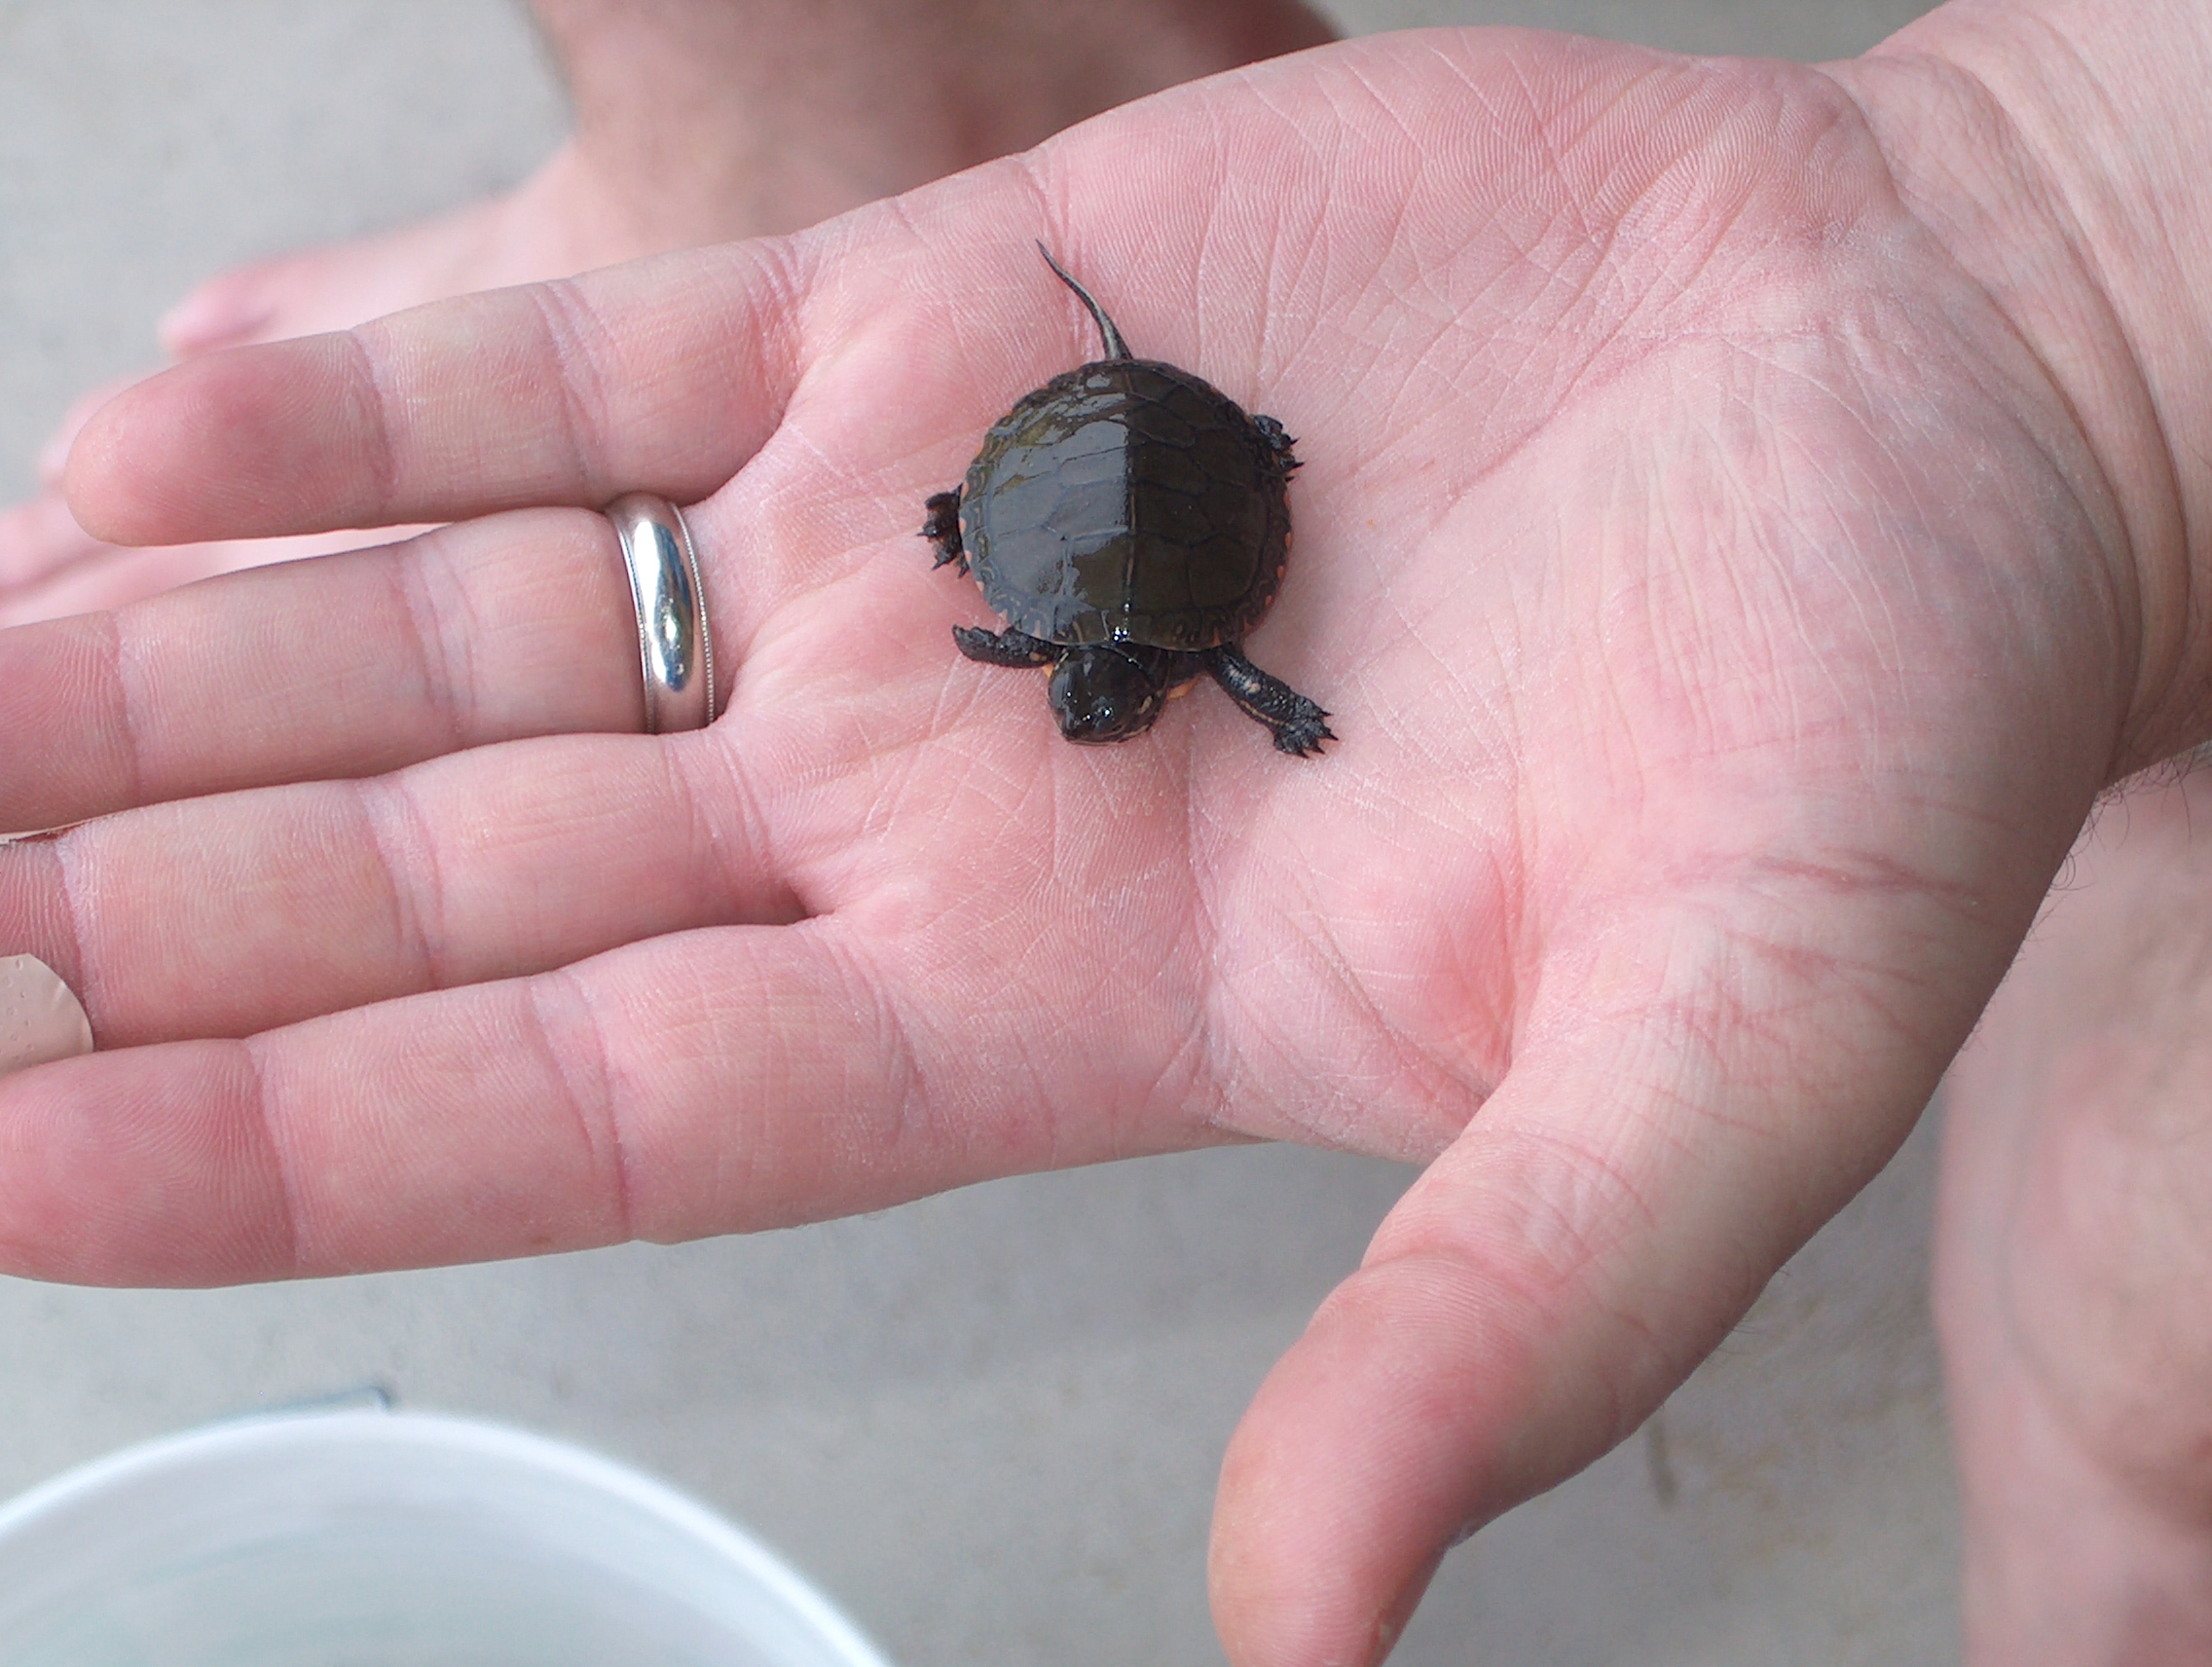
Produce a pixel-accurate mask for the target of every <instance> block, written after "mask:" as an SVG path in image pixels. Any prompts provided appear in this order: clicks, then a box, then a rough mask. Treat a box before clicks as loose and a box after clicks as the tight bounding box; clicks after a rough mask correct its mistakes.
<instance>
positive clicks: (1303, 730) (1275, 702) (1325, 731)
mask: <svg viewBox="0 0 2212 1667" xmlns="http://www.w3.org/2000/svg"><path fill="white" fill-rule="evenodd" d="M1198 658H1199V659H1201V660H1203V661H1204V662H1205V668H1206V670H1207V671H1209V672H1211V673H1212V674H1213V680H1214V682H1216V683H1218V684H1220V685H1221V686H1222V687H1223V688H1225V689H1227V690H1228V691H1229V698H1230V699H1232V700H1234V701H1235V702H1236V704H1237V705H1238V706H1239V707H1241V708H1242V709H1243V711H1244V713H1245V715H1246V716H1247V717H1250V718H1255V719H1257V720H1258V721H1259V722H1262V723H1265V724H1266V725H1267V726H1268V729H1269V732H1270V733H1272V735H1273V736H1274V738H1275V747H1276V749H1277V750H1278V751H1280V752H1285V753H1289V754H1290V755H1292V756H1293V757H1294V758H1300V759H1303V758H1306V757H1308V756H1309V755H1310V754H1314V753H1318V752H1319V751H1320V750H1321V743H1322V742H1324V741H1334V740H1335V739H1336V738H1337V736H1336V732H1335V731H1334V730H1332V729H1331V728H1330V727H1329V725H1328V722H1327V719H1328V716H1329V715H1328V713H1326V712H1324V711H1323V710H1322V709H1321V708H1320V707H1318V706H1316V705H1314V704H1313V702H1311V701H1310V700H1308V699H1307V698H1306V697H1305V696H1304V695H1303V694H1300V693H1299V692H1298V691H1297V690H1296V689H1294V688H1292V687H1291V686H1290V685H1288V684H1286V683H1284V682H1283V681H1282V680H1281V679H1280V678H1274V677H1270V676H1269V675H1268V674H1267V673H1266V672H1264V671H1262V670H1260V668H1259V667H1258V666H1256V665H1254V664H1253V663H1252V662H1251V661H1250V660H1248V659H1246V658H1245V657H1244V653H1243V650H1242V649H1240V648H1236V647H1235V646H1234V645H1233V644H1228V643H1225V644H1223V645H1222V646H1221V647H1220V648H1208V649H1206V650H1205V651H1204V652H1203V653H1201V654H1200V655H1199V656H1198Z"/></svg>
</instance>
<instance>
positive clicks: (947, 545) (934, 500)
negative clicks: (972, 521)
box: [922, 487, 968, 573]
mask: <svg viewBox="0 0 2212 1667" xmlns="http://www.w3.org/2000/svg"><path fill="white" fill-rule="evenodd" d="M922 507H923V508H925V509H926V510H928V511H929V518H928V519H927V520H925V521H924V522H923V523H922V537H925V538H927V539H928V540H929V541H930V542H931V543H932V544H935V545H936V546H937V560H936V561H935V562H933V563H932V564H931V566H933V567H940V568H941V567H942V566H944V564H945V563H947V562H957V563H959V565H960V571H961V572H962V573H966V572H967V571H968V552H967V551H966V550H965V549H963V548H962V547H961V543H960V489H959V488H958V487H954V488H953V489H952V490H951V491H950V492H940V493H936V494H933V495H932V496H931V498H930V500H929V501H928V502H927V503H925V504H924V505H923V506H922Z"/></svg>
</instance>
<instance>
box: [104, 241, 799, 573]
mask: <svg viewBox="0 0 2212 1667" xmlns="http://www.w3.org/2000/svg"><path fill="white" fill-rule="evenodd" d="M792 246H793V245H790V244H786V243H769V242H752V243H734V244H730V245H727V246H725V247H721V248H716V249H709V250H693V251H689V252H687V253H683V254H679V255H671V256H663V257H661V258H659V259H657V260H649V261H639V262H634V263H632V264H631V265H628V266H622V267H612V268H608V270H606V271H603V272H597V273H589V274H586V275H585V276H584V277H582V278H571V279H565V280H563V281H560V282H555V283H542V284H531V285H527V286H525V287H522V288H518V289H503V290H495V291H492V292H490V293H488V294H483V295H469V296H462V297H461V298H460V299H458V300H453V301H444V302H438V303H435V304H433V305H431V306H427V307H419V308H416V309H414V310H412V311H411V312H407V313H401V314H397V315H393V316H392V317H389V318H384V319H379V320H377V321H375V322H373V323H370V324H365V325H363V326H361V327H360V328H358V329H354V330H347V331H341V332H337V333H335V334H331V335H324V336H309V337H305V338H303V339H301V340H298V341H290V342H277V343H273V344H270V345H268V346H264V347H251V348H239V349H234V350H232V351H230V352H218V353H210V354H207V355H206V356H204V357H202V358H195V359H192V360H188V361H187V362H186V363H184V364H181V365H178V366H175V367H174V368H172V369H170V370H167V371H165V372H164V373H162V374H161V375H160V376H157V377H154V378H151V379H150V380H148V381H146V382H143V383H140V384H138V385H137V386H136V387H134V388H131V389H127V390H126V391H125V392H124V393H122V394H121V395H119V396H118V397H117V398H115V399H114V400H112V401H110V402H109V403H108V404H107V405H105V406H103V407H102V408H101V409H100V410H99V411H98V412H97V413H96V414H95V415H94V416H93V417H92V420H91V421H90V422H88V423H87V424H86V425H85V427H84V430H83V432H82V433H81V434H79V436H78V438H77V443H76V445H75V447H74V448H73V449H72V451H71V452H70V456H69V466H68V473H67V488H68V494H69V501H70V507H71V508H72V509H73V510H74V511H75V512H76V515H77V518H78V520H79V521H80V522H82V523H83V525H84V527H85V529H86V530H87V531H88V532H90V533H92V535H93V536H94V537H100V538H105V539H107V540H109V541H110V542H113V543H120V544H170V543H183V542H187V541H194V540H199V539H205V538H216V537H226V538H242V537H272V536H275V535H278V534H284V533H309V532H324V531H331V530H336V529H341V528H350V527H388V526H397V525H404V524H407V523H410V522H435V521H454V520H460V519H462V518H464V517H468V516H473V515H481V514H486V513H489V512H491V511H493V510H499V509H515V508H524V507H528V506H531V505H538V504H543V505H554V504H570V505H576V506H579V507H586V508H596V507H598V506H599V505H600V504H603V503H606V502H607V501H608V500H611V499H613V498H615V497H616V496H618V495H619V494H621V493H624V492H630V491H637V490H645V491H651V492H657V493H659V494H661V495H663V496H665V497H667V498H669V499H672V500H675V501H677V502H680V503H687V502H692V501H695V500H698V499H701V498H704V497H706V496H708V495H709V494H711V493H713V492H714V491H715V490H717V489H718V488H719V487H720V486H721V485H722V484H723V483H724V482H725V481H727V480H728V479H729V478H730V476H731V475H733V474H734V473H736V471H737V470H738V468H739V467H740V466H742V465H743V463H745V461H746V460H747V459H748V458H750V457H751V456H752V455H753V454H754V453H755V452H756V451H757V450H758V449H759V447H760V445H761V444H762V442H763V441H765V439H766V438H767V436H768V435H769V434H770V433H772V432H773V431H774V429H775V426H776V423H777V419H778V417H779V415H780V413H781V410H782V408H783V405H784V402H785V400H786V398H787V397H788V395H789V391H790V389H791V387H792V384H793V380H794V378H795V376H796V369H795V364H796V351H795V347H794V343H795V340H796V336H797V331H796V328H795V325H794V318H795V315H796V312H797V304H796V300H795V297H796V296H797V294H798V293H799V292H800V290H801V289H802V288H803V283H804V279H803V278H802V277H801V276H800V275H799V274H798V272H797V271H796V269H795V268H794V267H793V265H792V264H791V263H790V262H789V260H788V259H786V258H784V257H785V254H786V251H788V250H789V249H790V248H791V247H792Z"/></svg>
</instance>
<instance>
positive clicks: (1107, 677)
mask: <svg viewBox="0 0 2212 1667" xmlns="http://www.w3.org/2000/svg"><path fill="white" fill-rule="evenodd" d="M1163 698H1164V691H1163V690H1162V689H1161V686H1160V680H1159V679H1158V678H1157V677H1155V676H1153V674H1152V669H1151V668H1150V667H1149V666H1146V665H1143V664H1141V663H1139V662H1138V661H1136V660H1134V659H1131V658H1130V657H1129V656H1128V655H1126V654H1123V653H1117V652H1116V651H1115V650H1114V649H1112V648H1074V649H1071V650H1069V651H1068V652H1067V653H1065V654H1062V655H1061V656H1060V663H1059V664H1058V665H1056V666H1054V667H1053V668H1052V688H1051V702H1052V716H1053V717H1055V718H1057V719H1058V720H1059V721H1060V733H1061V734H1063V735H1065V736H1066V737H1067V738H1068V739H1069V740H1071V741H1126V740H1127V739H1128V738H1129V737H1130V736H1132V735H1141V734H1143V733H1144V732H1145V731H1146V730H1147V729H1150V728H1151V727H1152V721H1153V720H1154V719H1155V718H1158V717H1159V716H1160V706H1161V700H1162V699H1163Z"/></svg>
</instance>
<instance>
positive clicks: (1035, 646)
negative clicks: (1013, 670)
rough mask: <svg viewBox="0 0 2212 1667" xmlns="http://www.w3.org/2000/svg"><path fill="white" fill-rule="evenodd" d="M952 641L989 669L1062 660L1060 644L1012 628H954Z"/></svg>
mask: <svg viewBox="0 0 2212 1667" xmlns="http://www.w3.org/2000/svg"><path fill="white" fill-rule="evenodd" d="M947 496H949V494H948V495H947ZM932 501H933V502H934V501H935V500H932ZM952 640H953V641H954V642H955V643H957V644H959V645H960V651H961V652H962V653H964V654H966V655H967V656H968V657H969V658H970V659H972V660H980V661H981V662H982V663H983V664H984V665H986V666H1049V665H1051V663H1052V662H1053V661H1054V660H1056V659H1058V658H1059V657H1060V648H1059V647H1058V645H1057V644H1053V643H1048V642H1046V641H1045V640H1044V639H1043V638H1042V637H1032V636H1030V635H1029V633H1028V632H1026V631H1016V630H1014V628H1013V627H1012V626H1009V627H1008V628H1007V629H1006V630H1004V631H984V630H979V629H977V627H976V626H974V625H955V626H954V627H953V628H952Z"/></svg>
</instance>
